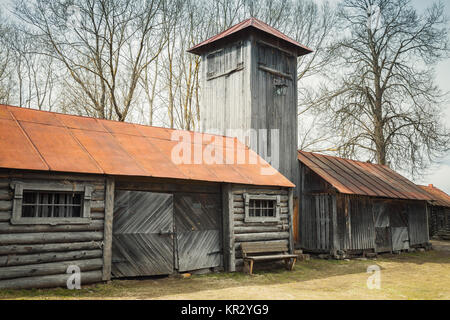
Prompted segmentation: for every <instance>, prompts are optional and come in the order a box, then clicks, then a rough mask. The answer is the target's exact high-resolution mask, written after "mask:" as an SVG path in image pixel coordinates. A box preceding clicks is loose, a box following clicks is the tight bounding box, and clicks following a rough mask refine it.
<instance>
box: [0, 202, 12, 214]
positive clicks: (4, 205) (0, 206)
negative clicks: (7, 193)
mask: <svg viewBox="0 0 450 320" xmlns="http://www.w3.org/2000/svg"><path fill="white" fill-rule="evenodd" d="M11 209H12V201H9V200H0V211H11Z"/></svg>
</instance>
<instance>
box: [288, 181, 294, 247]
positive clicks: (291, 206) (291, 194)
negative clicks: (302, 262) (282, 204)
mask: <svg viewBox="0 0 450 320" xmlns="http://www.w3.org/2000/svg"><path fill="white" fill-rule="evenodd" d="M288 197H289V206H288V207H289V252H290V253H293V252H294V250H295V248H294V189H293V188H291V189H289V196H288Z"/></svg>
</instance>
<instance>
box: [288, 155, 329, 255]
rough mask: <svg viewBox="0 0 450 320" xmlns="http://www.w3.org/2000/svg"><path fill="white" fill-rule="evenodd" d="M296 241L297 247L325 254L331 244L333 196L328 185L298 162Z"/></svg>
mask: <svg viewBox="0 0 450 320" xmlns="http://www.w3.org/2000/svg"><path fill="white" fill-rule="evenodd" d="M299 166H300V170H299V172H300V174H299V180H298V185H299V188H298V191H299V199H300V204H299V210H300V211H299V218H298V222H297V223H298V224H299V233H300V234H299V238H300V243H299V245H300V247H301V248H303V249H306V250H311V251H320V252H329V251H330V250H332V249H333V248H334V247H335V245H333V243H334V241H335V237H336V236H337V235H335V230H334V228H333V227H334V225H335V223H334V221H335V220H336V218H335V215H333V213H334V212H335V210H336V196H335V195H334V194H330V193H329V191H330V185H329V184H328V183H326V182H325V181H324V180H323V179H322V178H320V177H319V176H318V175H317V174H315V173H314V172H313V171H311V170H310V169H309V168H308V167H306V166H304V165H302V164H301V163H300V162H299Z"/></svg>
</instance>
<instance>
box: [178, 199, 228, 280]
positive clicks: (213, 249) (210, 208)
mask: <svg viewBox="0 0 450 320" xmlns="http://www.w3.org/2000/svg"><path fill="white" fill-rule="evenodd" d="M221 212H222V210H221V199H220V196H219V195H216V194H175V195H174V219H175V229H176V242H177V244H176V245H177V268H178V271H180V272H183V271H189V270H198V269H203V268H211V267H217V266H220V265H222V241H221V231H220V229H221V224H222V221H221Z"/></svg>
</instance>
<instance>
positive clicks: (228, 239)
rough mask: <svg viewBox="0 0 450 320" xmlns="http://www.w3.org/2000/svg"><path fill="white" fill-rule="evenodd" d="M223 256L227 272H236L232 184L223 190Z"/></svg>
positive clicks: (226, 185) (225, 186)
mask: <svg viewBox="0 0 450 320" xmlns="http://www.w3.org/2000/svg"><path fill="white" fill-rule="evenodd" d="M222 206H223V207H222V213H223V219H222V221H223V248H224V250H223V255H224V268H225V271H228V272H233V271H235V268H236V267H235V262H234V259H235V252H234V220H233V219H234V217H233V194H232V187H231V185H230V184H225V185H224V186H223V189H222Z"/></svg>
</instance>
